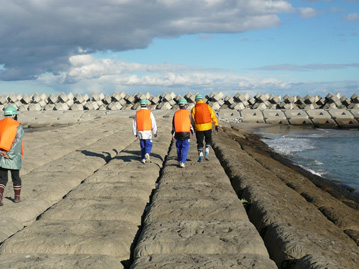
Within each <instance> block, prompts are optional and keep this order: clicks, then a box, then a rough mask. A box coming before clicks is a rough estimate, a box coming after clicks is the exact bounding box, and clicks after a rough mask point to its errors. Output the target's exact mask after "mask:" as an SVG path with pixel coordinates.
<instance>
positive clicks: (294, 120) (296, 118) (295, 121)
mask: <svg viewBox="0 0 359 269" xmlns="http://www.w3.org/2000/svg"><path fill="white" fill-rule="evenodd" d="M284 114H285V116H286V117H287V119H288V122H289V124H292V125H313V122H312V121H311V120H310V119H309V116H308V114H307V113H306V111H305V110H301V109H293V110H285V111H284Z"/></svg>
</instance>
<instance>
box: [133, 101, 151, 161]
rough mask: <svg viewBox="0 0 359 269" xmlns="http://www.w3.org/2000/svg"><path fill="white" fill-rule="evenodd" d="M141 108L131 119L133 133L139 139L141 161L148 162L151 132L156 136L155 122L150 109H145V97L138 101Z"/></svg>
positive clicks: (146, 103)
mask: <svg viewBox="0 0 359 269" xmlns="http://www.w3.org/2000/svg"><path fill="white" fill-rule="evenodd" d="M140 105H141V109H140V110H138V111H137V112H136V115H135V118H134V120H133V128H132V130H133V135H134V136H136V137H138V138H139V139H140V147H141V162H142V163H146V162H150V155H151V150H152V133H153V135H154V137H157V124H156V120H155V117H154V116H153V113H152V111H151V110H149V109H147V105H148V102H147V100H146V99H142V100H141V101H140Z"/></svg>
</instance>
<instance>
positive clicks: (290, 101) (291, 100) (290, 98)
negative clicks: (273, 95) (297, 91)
mask: <svg viewBox="0 0 359 269" xmlns="http://www.w3.org/2000/svg"><path fill="white" fill-rule="evenodd" d="M296 101H297V97H296V96H289V95H288V94H286V95H284V97H283V102H284V103H286V104H294V103H295V102H296Z"/></svg>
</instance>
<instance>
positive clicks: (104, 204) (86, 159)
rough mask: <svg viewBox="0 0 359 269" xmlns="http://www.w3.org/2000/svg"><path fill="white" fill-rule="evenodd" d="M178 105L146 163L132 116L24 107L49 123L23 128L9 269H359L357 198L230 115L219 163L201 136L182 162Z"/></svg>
mask: <svg viewBox="0 0 359 269" xmlns="http://www.w3.org/2000/svg"><path fill="white" fill-rule="evenodd" d="M173 112H174V111H173V110H156V111H154V114H155V117H156V119H157V123H158V126H159V135H158V137H157V138H156V139H154V146H153V150H152V154H151V161H152V162H151V163H149V164H146V165H143V164H141V163H140V157H139V154H140V153H139V142H138V140H136V138H135V137H133V135H132V134H131V127H132V117H133V115H134V111H131V110H130V111H81V113H80V112H76V111H47V112H44V111H41V112H32V111H27V112H21V113H20V117H19V120H20V121H23V122H24V124H25V123H26V124H27V126H28V127H46V128H44V129H36V128H34V129H33V130H31V131H30V130H29V131H28V132H27V133H26V134H25V138H24V152H25V155H24V163H23V168H22V170H21V175H22V179H23V191H22V201H21V203H19V204H15V203H13V202H12V197H13V193H12V184H11V182H9V183H8V185H7V187H6V190H5V199H4V206H3V207H0V215H1V220H0V242H1V244H0V268H24V267H26V268H49V267H55V268H174V267H180V268H193V267H194V268H196V267H197V268H228V267H234V268H249V267H253V268H312V267H314V266H316V267H315V268H357V264H358V263H359V258H358V257H359V247H358V245H359V227H358V223H359V201H358V200H356V199H352V198H351V197H350V196H346V195H340V194H338V193H337V192H335V191H334V190H333V189H332V188H331V187H330V186H329V185H327V184H325V183H323V182H321V181H320V182H319V181H317V182H315V183H313V182H314V181H312V179H311V178H310V177H309V176H306V175H303V174H301V173H299V172H298V171H297V170H295V168H293V167H289V166H286V165H283V164H282V163H281V162H279V161H277V160H276V159H275V158H273V156H271V154H272V153H271V152H270V151H267V150H266V149H265V146H264V145H263V144H261V143H260V142H259V141H258V140H256V136H254V135H252V134H250V133H246V132H243V131H241V130H237V129H233V128H230V125H229V124H228V123H226V122H225V121H222V123H221V124H222V125H223V129H222V130H221V131H220V132H219V133H218V134H216V133H215V134H214V145H213V148H214V152H213V151H212V152H211V156H210V157H211V158H210V160H209V161H207V162H204V163H198V162H197V154H196V143H195V142H196V141H195V139H191V147H190V153H189V156H188V160H187V163H186V168H184V169H181V168H178V167H177V166H176V150H175V146H174V144H173V142H172V141H171V135H170V129H171V120H172V116H173ZM34 115H35V116H34ZM26 117H28V118H27V119H26ZM243 124H245V123H243ZM60 125H63V126H60ZM54 126H58V128H55V127H54ZM214 153H215V154H214ZM241 199H245V200H247V201H248V202H249V205H248V206H246V207H244V206H243V204H242V201H241Z"/></svg>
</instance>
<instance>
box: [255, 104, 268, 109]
mask: <svg viewBox="0 0 359 269" xmlns="http://www.w3.org/2000/svg"><path fill="white" fill-rule="evenodd" d="M267 108H268V106H267V104H266V103H262V102H260V103H255V104H254V105H253V106H252V109H259V110H265V109H267Z"/></svg>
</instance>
